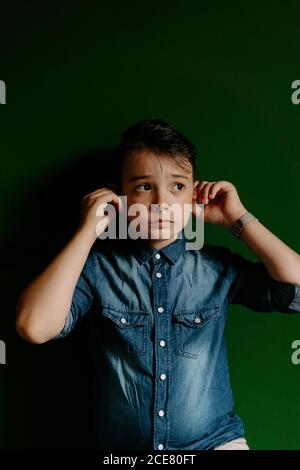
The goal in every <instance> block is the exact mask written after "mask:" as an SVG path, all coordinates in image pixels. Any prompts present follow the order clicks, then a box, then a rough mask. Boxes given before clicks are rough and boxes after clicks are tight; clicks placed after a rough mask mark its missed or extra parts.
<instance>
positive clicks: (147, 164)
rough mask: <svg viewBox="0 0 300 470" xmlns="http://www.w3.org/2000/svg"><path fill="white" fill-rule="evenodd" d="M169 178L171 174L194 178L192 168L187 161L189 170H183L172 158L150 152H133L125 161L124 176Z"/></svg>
mask: <svg viewBox="0 0 300 470" xmlns="http://www.w3.org/2000/svg"><path fill="white" fill-rule="evenodd" d="M143 174H147V175H150V174H151V175H153V176H158V175H161V176H169V175H171V174H176V175H185V176H190V177H192V166H191V164H190V163H189V162H188V161H187V168H183V167H182V165H179V164H178V162H177V161H176V160H174V159H172V157H170V156H168V155H164V154H160V155H158V154H156V153H154V152H151V151H150V150H137V151H134V152H131V153H130V154H129V155H128V156H127V157H126V158H125V160H124V166H123V176H124V177H132V176H137V175H143Z"/></svg>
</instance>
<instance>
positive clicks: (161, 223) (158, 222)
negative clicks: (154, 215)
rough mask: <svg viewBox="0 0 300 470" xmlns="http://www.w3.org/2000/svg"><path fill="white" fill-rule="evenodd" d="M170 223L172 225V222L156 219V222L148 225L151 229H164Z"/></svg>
mask: <svg viewBox="0 0 300 470" xmlns="http://www.w3.org/2000/svg"><path fill="white" fill-rule="evenodd" d="M172 223H174V222H173V221H172V220H166V219H157V220H154V221H152V222H151V223H150V225H152V226H153V227H166V226H168V225H169V224H172Z"/></svg>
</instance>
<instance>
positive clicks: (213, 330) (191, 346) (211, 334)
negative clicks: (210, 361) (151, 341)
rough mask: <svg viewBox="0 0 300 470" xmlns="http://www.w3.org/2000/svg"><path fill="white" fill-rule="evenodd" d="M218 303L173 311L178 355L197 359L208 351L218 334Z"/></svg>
mask: <svg viewBox="0 0 300 470" xmlns="http://www.w3.org/2000/svg"><path fill="white" fill-rule="evenodd" d="M220 315H221V309H220V306H219V305H211V306H202V307H196V308H193V309H185V310H180V311H175V312H173V318H172V321H173V331H174V340H175V341H174V344H175V352H176V354H177V355H179V356H184V357H187V358H189V359H197V358H198V357H199V356H200V355H201V353H202V352H203V353H204V352H206V353H209V348H211V347H213V344H214V341H216V340H217V336H218V324H217V320H218V318H219V317H220Z"/></svg>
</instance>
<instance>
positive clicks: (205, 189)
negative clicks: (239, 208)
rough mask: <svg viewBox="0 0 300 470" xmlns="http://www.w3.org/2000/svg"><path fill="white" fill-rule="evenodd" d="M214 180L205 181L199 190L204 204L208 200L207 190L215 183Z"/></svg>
mask: <svg viewBox="0 0 300 470" xmlns="http://www.w3.org/2000/svg"><path fill="white" fill-rule="evenodd" d="M215 183H216V182H215V181H212V182H210V183H207V184H206V185H205V186H204V188H203V190H202V192H201V195H202V200H203V202H204V204H207V203H208V202H209V199H208V194H209V191H210V188H211V187H212V186H213V185H214V184H215Z"/></svg>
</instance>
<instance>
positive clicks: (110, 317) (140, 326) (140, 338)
mask: <svg viewBox="0 0 300 470" xmlns="http://www.w3.org/2000/svg"><path fill="white" fill-rule="evenodd" d="M102 314H103V316H104V324H105V341H106V342H107V346H108V347H109V348H110V349H113V350H115V351H116V352H124V353H127V354H137V355H141V354H145V353H146V344H147V331H148V324H149V312H147V311H145V310H134V311H131V310H115V309H112V308H108V307H102Z"/></svg>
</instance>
